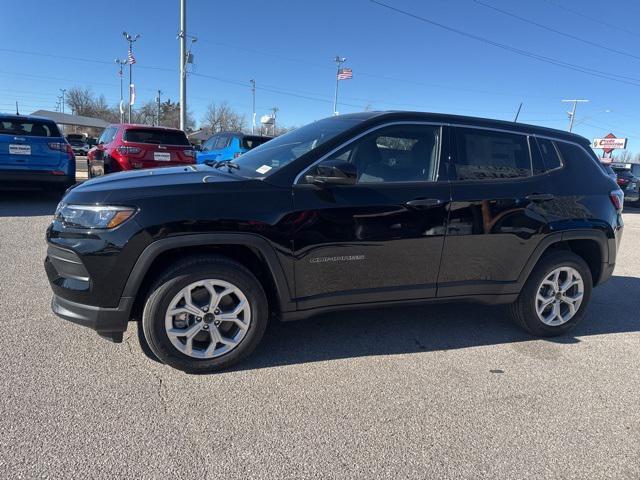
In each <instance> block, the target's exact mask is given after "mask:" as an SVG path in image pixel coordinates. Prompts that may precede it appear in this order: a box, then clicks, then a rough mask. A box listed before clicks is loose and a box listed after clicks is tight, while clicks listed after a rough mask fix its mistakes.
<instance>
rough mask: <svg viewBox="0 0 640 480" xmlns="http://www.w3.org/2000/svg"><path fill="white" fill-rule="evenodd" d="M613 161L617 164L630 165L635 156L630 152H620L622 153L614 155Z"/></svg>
mask: <svg viewBox="0 0 640 480" xmlns="http://www.w3.org/2000/svg"><path fill="white" fill-rule="evenodd" d="M613 159H614V160H615V161H616V162H620V163H629V162H631V160H632V159H633V155H632V154H631V152H630V151H629V150H620V152H618V153H616V154H615V155H614V157H613Z"/></svg>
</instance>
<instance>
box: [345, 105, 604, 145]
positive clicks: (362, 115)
mask: <svg viewBox="0 0 640 480" xmlns="http://www.w3.org/2000/svg"><path fill="white" fill-rule="evenodd" d="M340 116H341V117H349V118H354V119H356V120H362V121H367V120H372V119H375V123H378V122H379V121H380V120H391V121H392V120H399V121H402V120H404V121H406V120H415V121H426V122H438V123H444V124H455V125H469V126H477V127H486V128H496V129H500V130H511V131H514V132H521V133H527V134H537V135H545V136H550V137H555V138H559V139H566V140H569V141H572V142H577V143H580V144H585V143H586V144H588V145H591V142H590V141H589V140H588V139H586V138H585V137H583V136H581V135H577V134H575V133H570V132H566V131H564V130H558V129H556V128H547V127H541V126H538V125H530V124H527V123H519V122H508V121H506V120H495V119H491V118H482V117H468V116H465V115H450V114H447V113H429V112H413V111H376V112H359V113H348V114H344V115H340Z"/></svg>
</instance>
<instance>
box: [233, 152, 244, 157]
mask: <svg viewBox="0 0 640 480" xmlns="http://www.w3.org/2000/svg"><path fill="white" fill-rule="evenodd" d="M240 155H242V152H236V153H234V154H233V158H238V157H239V156H240Z"/></svg>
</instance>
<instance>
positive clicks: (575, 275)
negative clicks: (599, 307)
mask: <svg viewBox="0 0 640 480" xmlns="http://www.w3.org/2000/svg"><path fill="white" fill-rule="evenodd" d="M583 296H584V282H583V280H582V276H581V275H580V273H579V272H578V271H577V270H576V269H575V268H573V267H558V268H556V269H554V270H552V271H551V272H549V274H548V275H546V276H545V278H544V280H542V282H541V283H540V285H539V286H538V291H537V294H536V298H535V308H536V313H537V314H538V318H539V319H540V320H541V321H542V323H544V324H545V325H548V326H550V327H557V326H560V325H563V324H565V323H567V322H568V321H569V320H571V319H572V318H573V317H574V316H575V314H576V312H577V311H578V309H579V308H580V304H581V303H582V298H583Z"/></svg>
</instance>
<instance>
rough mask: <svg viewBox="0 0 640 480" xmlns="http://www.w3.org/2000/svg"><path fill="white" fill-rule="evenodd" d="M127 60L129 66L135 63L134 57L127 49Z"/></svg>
mask: <svg viewBox="0 0 640 480" xmlns="http://www.w3.org/2000/svg"><path fill="white" fill-rule="evenodd" d="M127 60H128V61H129V65H133V64H134V63H136V57H134V56H133V52H132V51H131V49H129V53H127Z"/></svg>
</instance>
